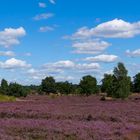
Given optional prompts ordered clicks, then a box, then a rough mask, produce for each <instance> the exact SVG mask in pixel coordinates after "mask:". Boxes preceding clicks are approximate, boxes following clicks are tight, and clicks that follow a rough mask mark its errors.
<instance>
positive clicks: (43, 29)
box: [39, 26, 54, 32]
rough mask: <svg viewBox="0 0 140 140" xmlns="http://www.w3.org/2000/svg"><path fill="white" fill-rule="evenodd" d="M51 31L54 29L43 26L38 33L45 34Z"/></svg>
mask: <svg viewBox="0 0 140 140" xmlns="http://www.w3.org/2000/svg"><path fill="white" fill-rule="evenodd" d="M53 30H54V28H53V27H50V26H44V27H40V28H39V31H40V32H47V31H53Z"/></svg>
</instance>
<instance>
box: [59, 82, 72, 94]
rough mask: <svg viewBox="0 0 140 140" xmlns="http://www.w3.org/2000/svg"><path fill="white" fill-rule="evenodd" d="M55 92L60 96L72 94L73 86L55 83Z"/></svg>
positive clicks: (66, 83) (67, 83)
mask: <svg viewBox="0 0 140 140" xmlns="http://www.w3.org/2000/svg"><path fill="white" fill-rule="evenodd" d="M56 85H57V86H56V87H57V92H60V93H62V94H71V93H74V85H73V84H72V83H69V82H68V81H65V82H57V84H56Z"/></svg>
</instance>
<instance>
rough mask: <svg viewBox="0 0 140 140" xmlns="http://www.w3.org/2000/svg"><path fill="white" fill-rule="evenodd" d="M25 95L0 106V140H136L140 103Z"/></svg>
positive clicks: (139, 134)
mask: <svg viewBox="0 0 140 140" xmlns="http://www.w3.org/2000/svg"><path fill="white" fill-rule="evenodd" d="M99 99H100V97H97V96H90V97H78V96H62V97H56V98H50V97H48V96H29V97H26V98H25V99H24V100H21V101H17V102H1V103H0V139H2V140H140V101H139V100H125V101H122V100H117V101H100V100H99Z"/></svg>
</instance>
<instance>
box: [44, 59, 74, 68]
mask: <svg viewBox="0 0 140 140" xmlns="http://www.w3.org/2000/svg"><path fill="white" fill-rule="evenodd" d="M74 66H75V63H74V62H72V61H70V60H65V61H58V62H55V63H48V64H45V65H44V66H43V67H44V68H54V69H70V68H73V67H74Z"/></svg>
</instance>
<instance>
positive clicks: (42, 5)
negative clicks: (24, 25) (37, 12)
mask: <svg viewBox="0 0 140 140" xmlns="http://www.w3.org/2000/svg"><path fill="white" fill-rule="evenodd" d="M38 5H39V7H40V8H46V7H47V5H46V3H43V2H39V3H38Z"/></svg>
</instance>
